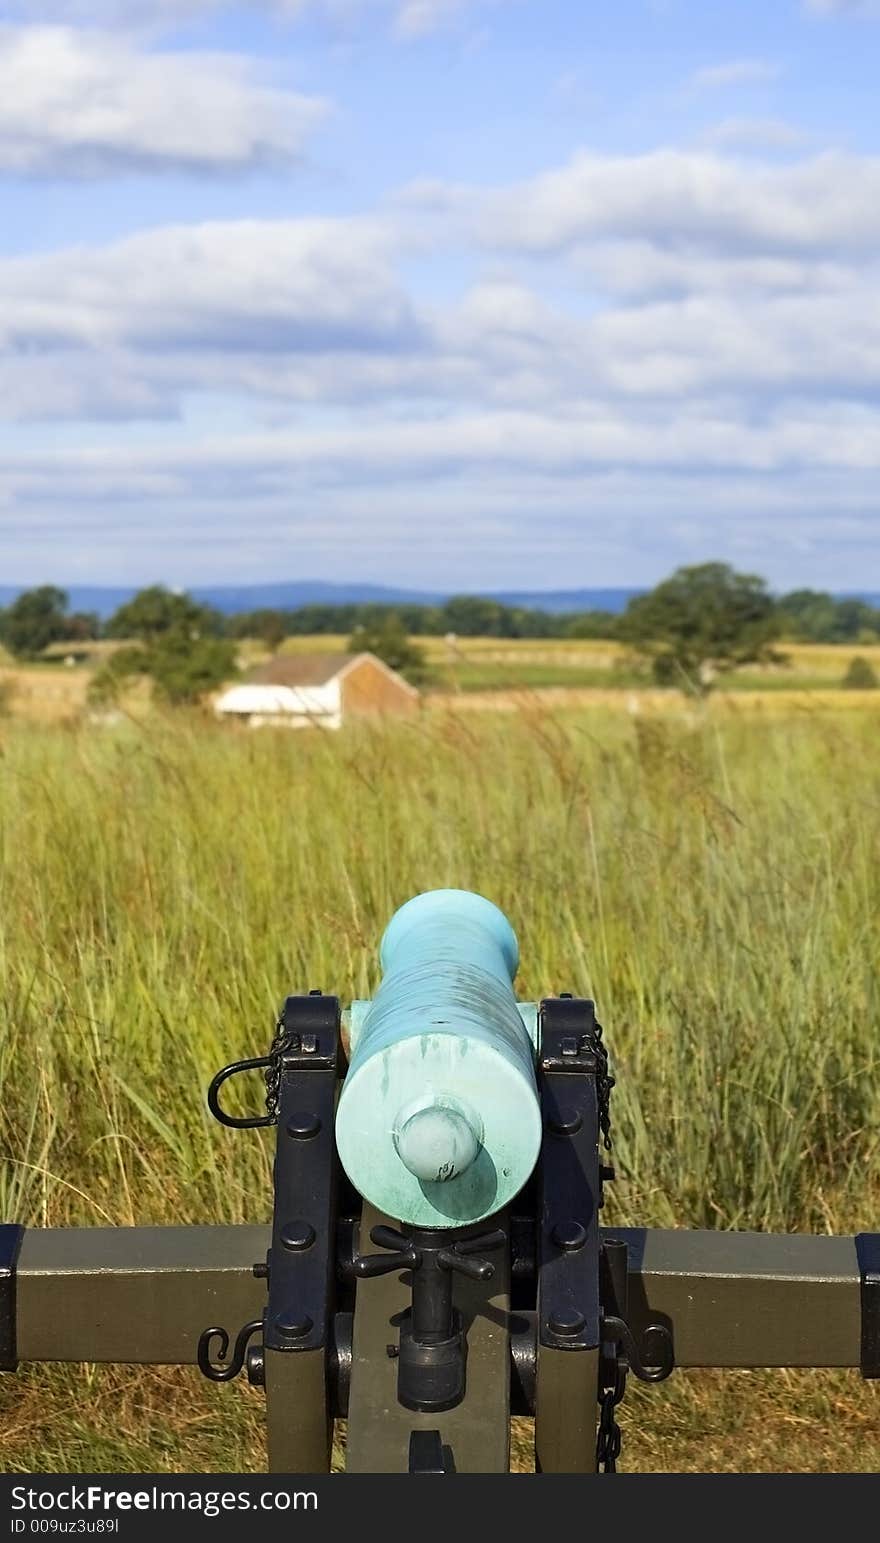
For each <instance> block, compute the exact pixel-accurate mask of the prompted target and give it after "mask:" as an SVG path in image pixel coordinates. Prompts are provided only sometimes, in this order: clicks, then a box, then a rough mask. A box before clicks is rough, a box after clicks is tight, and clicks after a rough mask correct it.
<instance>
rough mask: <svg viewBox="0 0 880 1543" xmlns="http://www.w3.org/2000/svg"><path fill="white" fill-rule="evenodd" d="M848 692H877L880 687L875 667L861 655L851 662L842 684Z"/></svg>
mask: <svg viewBox="0 0 880 1543" xmlns="http://www.w3.org/2000/svg"><path fill="white" fill-rule="evenodd" d="M840 684H841V685H842V686H844V687H845V688H846V690H847V691H876V690H877V687H878V686H880V681H878V679H877V675H876V672H875V670H874V667H873V665H872V664H870V662H869V661H868V660H867V659H864V658H863V657H862V656H861V654H857V655H856V657H855V659H851V660H850V662H849V669H848V670H847V672H846V674H845V675H844V677H843V680H842V681H841V682H840Z"/></svg>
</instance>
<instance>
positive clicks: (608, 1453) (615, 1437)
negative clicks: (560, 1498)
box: [596, 1382, 623, 1473]
mask: <svg viewBox="0 0 880 1543" xmlns="http://www.w3.org/2000/svg"><path fill="white" fill-rule="evenodd" d="M622 1397H623V1388H622V1387H621V1386H620V1382H618V1386H617V1387H616V1388H606V1390H605V1392H604V1393H603V1394H602V1397H601V1399H600V1403H601V1406H602V1413H601V1415H600V1417H599V1433H598V1436H597V1437H596V1468H597V1471H598V1472H599V1473H616V1472H617V1459H618V1458H619V1456H620V1448H621V1446H622V1444H623V1437H622V1435H621V1431H620V1426H619V1425H618V1423H617V1420H616V1419H615V1416H614V1411H615V1409H616V1408H617V1405H618V1404H619V1403H620V1400H621V1399H622Z"/></svg>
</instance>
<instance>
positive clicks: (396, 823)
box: [0, 667, 880, 1472]
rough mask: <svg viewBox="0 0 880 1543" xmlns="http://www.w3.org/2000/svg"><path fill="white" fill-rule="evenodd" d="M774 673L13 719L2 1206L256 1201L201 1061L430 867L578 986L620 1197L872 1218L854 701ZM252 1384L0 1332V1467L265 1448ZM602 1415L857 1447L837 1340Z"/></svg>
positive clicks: (779, 1224) (209, 1067) (860, 1435)
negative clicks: (427, 703)
mask: <svg viewBox="0 0 880 1543" xmlns="http://www.w3.org/2000/svg"><path fill="white" fill-rule="evenodd" d="M40 668H41V670H42V668H43V667H40ZM68 673H73V672H68ZM624 695H625V694H624ZM671 695H673V696H674V695H675V694H671ZM846 695H850V694H849V693H847V694H846ZM853 695H855V694H853ZM866 695H870V693H866ZM677 700H678V702H679V707H680V706H681V699H680V698H678V699H677ZM768 700H769V699H768ZM773 702H774V707H773V711H768V712H766V713H765V712H760V713H758V712H751V711H744V710H741V709H740V708H739V705H738V703H737V707H736V708H733V707H731V709H730V710H722V708H721V706H720V705H719V706H718V707H715V706H713V707H712V708H711V709H710V712H709V713H708V714H705V715H703V716H701V717H699V718H697V719H696V720H695V721H693V722H688V721H686V720H684V719H683V718H681V717H678V718H676V717H675V716H672V715H663V716H661V715H657V716H651V715H644V716H641V715H630V714H627V713H622V712H619V711H610V710H609V709H608V708H607V707H606V706H597V707H592V708H576V709H571V708H568V707H565V708H562V707H558V708H557V707H555V706H552V707H548V706H547V705H546V703H545V702H542V701H540V700H537V701H534V702H533V703H532V705H531V707H530V709H529V711H527V712H509V713H504V714H496V713H482V714H481V713H467V714H464V713H460V712H453V711H443V710H441V709H439V708H438V709H437V710H436V711H431V712H429V713H426V714H423V715H420V716H419V717H417V718H415V719H413V720H409V721H406V722H401V723H399V724H396V725H389V726H386V727H370V726H368V725H360V726H352V727H351V728H345V729H343V731H341V732H340V733H339V734H338V735H320V734H317V733H316V734H300V735H288V734H284V733H274V732H273V731H271V730H267V731H265V732H264V733H261V734H260V733H255V734H246V735H242V734H230V733H227V732H224V729H223V727H222V726H218V725H215V724H213V723H212V722H211V721H209V720H206V719H204V718H201V717H199V716H196V715H193V716H189V715H186V714H177V715H168V716H166V715H163V714H161V713H153V714H152V715H150V717H149V718H147V719H144V720H143V721H138V720H137V718H133V719H126V720H124V721H123V722H122V723H121V724H119V725H116V726H102V727H100V728H97V727H93V726H90V725H85V724H84V725H82V726H77V725H76V724H71V725H68V726H63V725H61V726H59V725H55V724H51V723H46V724H41V723H26V722H19V721H18V720H17V719H16V718H14V717H9V718H6V719H5V720H4V721H3V722H2V723H0V751H2V754H0V957H2V964H3V975H4V993H3V1001H2V1005H0V1079H2V1086H3V1093H4V1096H3V1101H2V1107H0V1211H2V1215H3V1217H4V1218H5V1219H16V1220H20V1221H22V1222H25V1223H29V1224H32V1225H36V1226H51V1225H69V1224H77V1225H90V1224H97V1223H104V1224H106V1223H108V1222H109V1223H114V1224H130V1223H133V1222H135V1221H139V1222H143V1223H159V1222H192V1221H205V1222H231V1221H241V1220H251V1221H261V1220H266V1219H268V1214H269V1194H270V1163H271V1155H270V1153H271V1146H270V1142H269V1140H268V1138H267V1136H266V1133H263V1132H249V1133H246V1132H240V1133H233V1132H230V1131H227V1130H224V1129H222V1128H221V1127H220V1126H218V1125H216V1124H215V1123H214V1122H213V1121H212V1120H211V1119H210V1117H209V1115H208V1113H207V1111H206V1108H205V1097H204V1095H205V1088H206V1086H207V1083H208V1081H209V1080H210V1078H211V1076H212V1075H213V1073H214V1072H215V1071H216V1070H217V1069H218V1067H220V1066H221V1065H222V1064H224V1063H225V1062H227V1061H229V1060H230V1059H233V1058H236V1057H238V1056H245V1055H255V1054H261V1053H263V1052H264V1051H265V1049H266V1047H267V1045H268V1041H269V1037H270V1034H271V1028H272V1022H273V1014H274V1012H275V1010H276V1008H277V1006H278V1004H279V1002H280V1000H281V999H282V998H283V997H284V995H285V994H286V993H287V992H289V991H300V990H307V989H309V988H311V987H315V986H318V987H321V988H323V989H325V990H332V991H335V992H338V993H339V995H340V996H342V997H343V998H351V997H353V996H354V997H363V996H368V995H369V994H370V992H371V990H372V989H373V988H374V986H375V984H376V979H377V945H378V941H379V937H380V935H381V932H382V929H383V927H384V925H385V923H386V922H387V920H388V919H389V918H390V916H391V914H392V912H393V911H394V909H395V908H396V907H397V906H398V905H400V904H401V903H402V902H403V901H404V900H406V899H407V898H408V897H409V896H410V895H412V894H414V893H416V892H418V891H420V890H423V889H428V888H433V887H436V886H445V885H452V886H458V887H465V888H474V889H477V890H479V891H481V892H483V893H485V894H487V895H488V896H490V897H491V898H492V899H493V900H495V901H496V902H497V903H498V904H499V905H501V906H502V908H503V909H505V910H506V911H507V913H508V914H509V915H510V917H511V920H512V921H513V924H514V926H515V927H516V930H517V932H518V934H519V937H520V944H521V951H522V961H523V963H522V970H521V976H520V979H519V982H518V989H519V992H520V994H521V995H522V996H523V997H525V998H530V997H536V996H539V995H541V994H542V993H554V992H558V991H564V990H571V991H574V992H576V993H584V994H588V995H592V996H594V997H595V998H596V1000H597V1003H598V1006H599V1009H600V1018H601V1021H602V1022H603V1024H604V1025H605V1031H606V1040H607V1041H608V1044H609V1046H610V1049H611V1054H612V1059H613V1062H614V1070H615V1073H616V1076H617V1079H618V1081H617V1087H616V1089H615V1092H614V1096H613V1105H612V1116H613V1125H614V1138H615V1161H616V1165H617V1170H618V1174H619V1178H618V1181H617V1182H616V1184H615V1185H613V1186H611V1191H612V1192H611V1195H610V1199H609V1206H608V1210H607V1212H606V1219H607V1221H608V1222H609V1223H610V1224H614V1223H615V1222H618V1223H620V1224H625V1223H640V1224H647V1225H651V1224H653V1225H664V1226H671V1225H680V1226H699V1227H726V1228H774V1229H787V1230H796V1231H797V1230H801V1231H819V1232H826V1231H843V1232H853V1231H858V1230H860V1229H866V1228H874V1227H876V1222H877V1216H878V1212H880V1054H878V1050H877V1027H878V1022H880V927H878V925H877V917H878V914H880V860H878V859H880V763H878V758H877V755H876V743H877V731H876V722H875V716H874V714H873V713H868V712H842V711H838V710H835V709H834V708H832V707H828V706H823V705H822V704H821V700H820V701H817V705H815V707H812V708H811V710H810V711H803V710H800V711H799V710H797V709H796V708H791V707H789V706H787V705H786V703H785V702H784V701H780V700H779V699H778V698H777V697H774V699H773ZM262 1410H263V1399H262V1395H261V1394H259V1393H258V1392H256V1391H255V1390H252V1389H249V1388H247V1387H246V1386H243V1385H241V1383H240V1382H236V1383H235V1384H234V1385H233V1386H231V1387H226V1388H224V1387H214V1386H211V1385H209V1384H208V1383H206V1382H205V1381H204V1379H202V1378H201V1377H200V1376H199V1374H198V1373H197V1371H195V1369H185V1370H180V1369H168V1368H159V1369H156V1370H150V1371H144V1370H136V1369H134V1368H100V1367H99V1368H95V1367H27V1366H23V1367H22V1368H21V1370H20V1372H19V1374H18V1375H17V1376H14V1377H13V1376H10V1377H5V1378H3V1379H2V1380H0V1463H2V1465H3V1466H4V1467H5V1468H6V1469H14V1470H30V1471H37V1472H39V1471H48V1470H52V1469H55V1470H61V1471H69V1472H81V1471H88V1470H92V1471H102V1470H103V1471H108V1470H109V1471H113V1470H116V1471H120V1470H122V1471H125V1470H144V1469H147V1470H149V1469H151V1468H158V1469H160V1470H171V1471H173V1470H192V1469H203V1470H205V1471H217V1472H219V1471H237V1470H245V1471H247V1470H251V1469H258V1468H259V1467H260V1466H261V1464H262V1462H263V1447H262V1432H263V1427H262ZM621 1423H622V1425H623V1428H624V1456H623V1460H622V1467H623V1468H625V1469H629V1470H633V1469H661V1470H668V1469H711V1470H741V1469H794V1468H799V1469H810V1470H826V1471H828V1470H832V1471H844V1470H850V1469H854V1470H872V1471H876V1470H877V1469H878V1468H880V1394H878V1388H877V1385H876V1384H870V1383H867V1384H866V1383H862V1382H861V1381H860V1379H859V1377H858V1374H857V1373H856V1372H855V1371H853V1372H851V1373H829V1372H812V1373H798V1374H795V1373H776V1374H769V1373H762V1372H755V1373H724V1374H721V1373H718V1374H714V1373H702V1374H696V1373H689V1374H682V1373H676V1374H675V1375H674V1376H673V1378H672V1379H671V1380H670V1382H669V1383H668V1384H665V1385H663V1386H662V1387H659V1388H649V1389H642V1388H640V1387H638V1386H634V1387H632V1388H631V1389H630V1391H629V1392H628V1394H627V1399H626V1402H625V1403H624V1405H623V1408H622V1416H621ZM343 1434H344V1433H343V1432H340V1436H342V1435H343ZM515 1450H516V1451H518V1452H520V1454H521V1452H522V1450H523V1448H522V1446H521V1445H518V1446H517V1447H516V1448H515Z"/></svg>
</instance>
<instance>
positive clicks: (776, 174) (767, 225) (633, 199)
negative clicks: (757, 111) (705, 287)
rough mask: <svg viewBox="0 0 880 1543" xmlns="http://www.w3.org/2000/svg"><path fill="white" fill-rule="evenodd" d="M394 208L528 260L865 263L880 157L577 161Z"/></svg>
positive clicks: (879, 208)
mask: <svg viewBox="0 0 880 1543" xmlns="http://www.w3.org/2000/svg"><path fill="white" fill-rule="evenodd" d="M400 207H401V208H402V209H404V210H405V209H406V208H410V209H412V210H413V211H415V210H416V209H418V210H419V211H420V212H421V214H422V216H427V214H429V213H431V212H433V213H435V214H437V215H438V216H439V217H440V218H442V219H443V220H445V221H448V220H450V219H457V220H458V222H459V223H460V224H461V226H462V228H467V229H468V230H469V231H471V232H473V233H476V235H477V236H478V238H479V239H480V240H481V241H482V242H483V243H484V244H485V245H487V246H491V247H496V248H498V249H501V250H506V251H510V252H520V253H533V254H536V255H537V254H542V253H543V254H551V253H554V252H563V251H566V250H572V249H575V248H577V247H579V246H588V245H590V244H591V243H593V242H596V241H598V240H602V239H619V240H633V239H635V240H640V241H652V242H656V243H657V244H658V245H662V246H663V247H664V248H666V249H667V250H673V251H679V252H694V251H697V252H700V251H703V252H718V253H724V254H726V255H728V256H733V255H738V254H741V253H745V252H751V253H761V254H763V255H771V254H785V255H790V256H794V255H797V254H816V255H819V254H825V255H827V254H829V253H832V254H839V253H842V252H862V253H867V252H870V251H871V250H872V249H874V248H876V245H877V242H878V240H880V157H877V156H852V155H840V154H833V153H828V154H823V155H817V156H813V157H810V158H808V159H804V160H799V161H796V162H789V163H786V164H782V165H775V164H758V163H755V162H754V161H753V160H747V161H740V160H735V159H729V158H726V157H722V156H718V155H712V154H709V153H698V152H687V151H681V150H665V149H664V150H657V151H654V152H652V153H650V154H647V155H636V156H602V155H594V154H590V153H588V152H580V153H579V154H577V155H575V156H574V157H573V158H572V160H571V161H569V162H568V164H567V165H565V166H563V167H561V168H559V169H557V170H554V171H551V172H546V173H544V174H542V175H540V176H537V177H533V178H531V179H530V180H528V181H526V182H522V183H519V184H518V185H516V186H514V187H510V188H504V189H498V190H491V189H490V190H488V191H486V192H484V191H480V192H479V193H478V192H475V191H472V190H471V189H469V188H466V187H452V186H443V185H438V184H425V185H420V186H415V187H413V188H411V189H409V190H408V191H407V192H406V193H405V194H404V195H402V197H401V200H400Z"/></svg>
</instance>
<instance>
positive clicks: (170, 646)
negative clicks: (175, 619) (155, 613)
mask: <svg viewBox="0 0 880 1543" xmlns="http://www.w3.org/2000/svg"><path fill="white" fill-rule="evenodd" d="M237 673H238V669H237V665H236V659H235V644H234V643H233V642H232V641H231V640H230V639H229V638H213V637H191V636H190V634H189V633H188V632H187V631H186V630H185V629H183V628H179V629H177V630H174V631H170V632H164V633H162V634H161V635H160V636H159V637H157V638H155V639H153V640H152V641H151V642H149V643H143V644H131V645H130V646H129V647H127V648H120V649H119V650H118V651H117V652H116V653H115V654H113V655H112V656H111V658H110V659H108V661H107V663H106V664H105V665H103V666H102V668H101V669H100V670H98V671H97V672H96V673H95V675H94V676H93V678H92V682H91V685H90V687H89V698H90V700H91V701H93V702H95V703H97V704H104V703H108V702H113V701H116V700H118V698H119V695H120V693H121V692H122V690H123V689H124V687H125V685H126V683H127V682H128V681H130V680H131V679H132V677H133V676H138V675H146V676H149V677H150V679H151V680H152V681H153V684H154V687H155V690H156V694H157V696H159V697H160V698H161V699H162V700H163V701H165V702H167V703H168V704H169V705H170V706H172V707H182V706H192V705H194V704H196V703H198V702H200V701H201V700H202V698H203V697H205V696H207V695H208V693H209V692H211V691H216V690H217V688H218V686H222V685H223V684H224V682H226V681H228V680H231V679H232V678H233V676H235V675H236V674H237Z"/></svg>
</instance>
